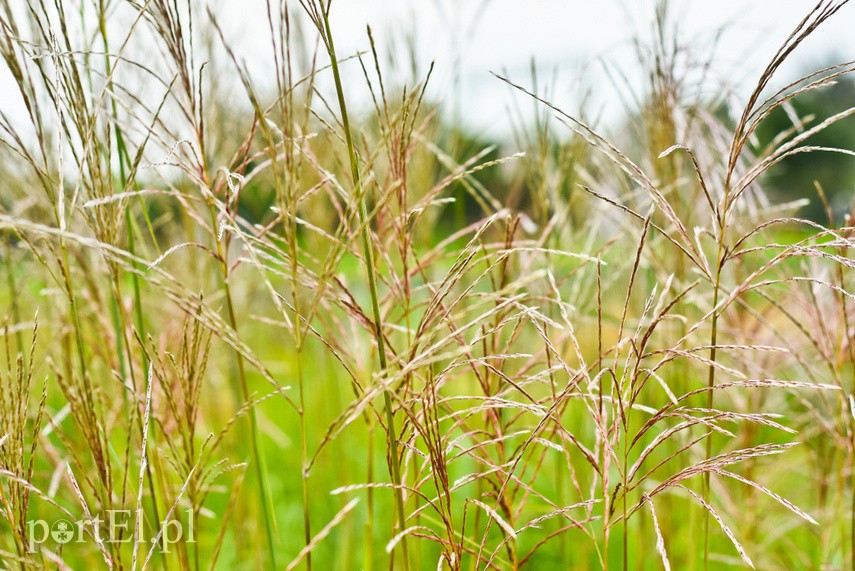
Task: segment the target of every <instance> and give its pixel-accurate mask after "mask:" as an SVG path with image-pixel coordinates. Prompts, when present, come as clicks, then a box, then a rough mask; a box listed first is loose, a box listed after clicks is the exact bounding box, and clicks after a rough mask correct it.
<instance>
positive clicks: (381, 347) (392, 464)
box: [323, 5, 409, 569]
mask: <svg viewBox="0 0 855 571" xmlns="http://www.w3.org/2000/svg"><path fill="white" fill-rule="evenodd" d="M323 25H324V33H325V36H326V44H327V50H328V51H329V56H330V60H331V62H330V63H331V65H332V72H333V79H334V81H335V89H336V95H337V96H338V104H339V108H340V111H341V121H342V125H343V127H344V136H345V142H346V144H347V152H348V154H349V156H350V172H351V176H352V178H353V185H354V187H355V191H356V199H357V202H358V203H359V205H358V209H359V210H358V214H359V224H360V226H361V227H362V250H363V256H364V257H365V267H366V270H367V273H368V288H369V291H370V294H371V310H372V315H373V319H374V337H375V339H376V342H377V352H378V356H379V359H380V374H381V375H385V373H386V366H387V363H386V345H385V343H384V341H383V329H382V316H381V314H380V299H379V295H378V293H377V276H376V273H375V271H376V270H375V267H374V248H373V245H372V243H371V230H370V226H369V224H368V207H367V205H366V200H365V189H364V188H363V187H362V177H361V175H360V172H359V159H358V158H357V156H356V150H355V148H354V144H353V135H352V134H351V132H350V121H349V119H348V116H347V104H346V103H345V98H344V88H343V87H342V83H341V74H340V72H339V67H338V59H337V58H336V53H335V45H334V43H333V37H332V30H331V28H330V19H329V5H327V7H326V9H323ZM383 405H384V408H385V411H386V424H387V434H388V447H389V472H390V475H391V477H392V484H393V485H394V490H395V492H394V496H395V503H396V511H397V515H398V524H399V526H400V530H401V531H403V530H404V529H406V517H405V515H404V493H403V490H402V489H401V469H400V465H399V460H398V439H397V436H396V434H395V418H394V414H393V412H392V397H391V395H390V394H389V388H388V387H386V390H384V391H383ZM400 543H401V552H402V554H403V560H404V569H409V556H408V553H407V540H406V538H405V537H404V538H402V539H401V542H400Z"/></svg>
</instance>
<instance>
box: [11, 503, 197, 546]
mask: <svg viewBox="0 0 855 571" xmlns="http://www.w3.org/2000/svg"><path fill="white" fill-rule="evenodd" d="M186 514H187V517H186V518H185V521H181V520H179V519H169V520H166V521H164V522H162V523H161V524H160V526H159V527H158V528H157V530H155V532H153V534H152V535H151V537H147V536H146V535H145V526H140V530H139V533H138V534H137V538H136V541H137V542H139V543H152V544H154V543H157V544H158V548H159V549H160V552H161V553H169V549H170V545H174V544H175V543H177V542H179V541H184V542H185V543H195V542H196V537H195V527H194V521H193V510H192V509H189V510H187V512H186ZM134 515H135V512H133V511H131V510H106V511H105V512H104V513H103V514H99V515H97V516H95V517H93V518H90V519H82V520H77V521H70V520H68V519H57V520H54V521H48V520H44V519H33V520H28V521H27V538H28V551H29V552H30V553H35V552H36V551H38V548H39V546H40V545H42V544H44V543H48V542H53V543H54V544H55V545H57V546H61V545H66V544H78V543H87V542H93V541H94V542H95V543H97V544H99V545H100V544H108V543H131V542H133V541H134V527H135V524H136V520H135V518H134Z"/></svg>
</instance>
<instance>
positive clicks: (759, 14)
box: [0, 0, 855, 135]
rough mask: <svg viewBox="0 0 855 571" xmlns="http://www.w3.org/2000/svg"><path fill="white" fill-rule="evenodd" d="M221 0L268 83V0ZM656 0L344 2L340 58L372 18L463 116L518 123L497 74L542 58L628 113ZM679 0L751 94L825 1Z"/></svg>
mask: <svg viewBox="0 0 855 571" xmlns="http://www.w3.org/2000/svg"><path fill="white" fill-rule="evenodd" d="M23 1H24V0H12V2H13V4H14V3H15V2H23ZM210 1H211V4H212V5H214V6H216V8H215V9H214V11H215V13H216V14H217V18H218V20H219V21H220V23H221V25H222V26H223V28H224V29H225V34H226V37H227V39H228V41H229V43H230V44H231V45H232V47H233V48H234V49H235V50H236V51H237V52H238V53H239V54H240V56H241V57H242V58H243V59H244V60H245V61H246V62H247V64H248V66H249V67H250V70H251V71H252V74H253V76H254V77H255V78H256V79H257V78H262V82H263V78H264V77H270V76H271V75H272V74H270V73H268V70H269V69H270V68H269V67H268V66H269V65H270V63H269V62H270V60H269V58H270V55H269V52H270V49H269V39H268V33H267V25H266V17H265V5H266V0H210ZM292 4H293V5H295V6H296V4H297V3H296V2H292ZM654 4H655V0H335V1H334V4H333V23H332V25H333V33H334V35H335V37H336V44H337V48H338V52H339V57H344V56H347V55H350V54H353V53H355V52H356V51H358V50H365V49H367V48H368V40H367V35H366V32H365V26H366V24H369V23H370V24H371V26H372V28H373V30H374V35H375V38H376V39H377V43H378V48H379V49H380V52H381V57H390V56H391V59H392V60H394V61H395V67H396V68H398V71H397V73H395V72H392V71H391V70H390V71H388V72H387V79H390V80H397V82H398V83H401V82H404V81H406V82H408V83H409V84H410V85H412V83H413V77H412V74H411V73H410V71H409V55H408V50H406V49H404V48H403V46H404V45H405V44H408V43H414V45H415V47H416V61H417V63H418V68H419V73H420V74H423V73H424V72H425V71H426V70H427V68H428V65H429V63H430V61H432V60H435V61H436V71H435V74H434V78H433V79H432V81H431V90H430V96H431V98H432V99H434V100H441V101H443V102H444V103H445V104H446V105H447V106H448V107H447V108H449V109H451V108H453V107H454V106H455V105H459V107H458V109H459V112H460V117H461V120H462V121H463V122H464V123H466V124H467V125H468V126H469V127H470V128H474V129H476V130H483V131H485V132H487V133H488V134H491V135H502V134H507V133H508V132H509V127H510V122H509V117H508V112H507V109H508V106H509V105H510V104H511V102H512V101H513V95H512V91H511V89H510V88H509V87H507V86H506V85H504V84H503V83H501V82H500V81H499V80H498V79H496V78H494V77H493V76H492V75H490V73H489V72H490V71H496V72H506V73H507V74H509V75H510V77H511V78H512V79H514V80H516V81H518V82H519V83H523V84H526V85H527V84H528V83H529V77H530V76H529V69H528V68H529V62H530V61H531V60H532V58H534V60H535V62H536V63H537V65H538V68H539V69H540V70H541V75H542V77H550V76H551V74H552V73H553V72H555V73H556V74H557V77H558V82H557V89H556V91H555V95H554V96H553V100H554V102H555V103H556V104H558V105H559V106H561V107H562V108H564V109H567V110H568V111H570V112H577V111H578V109H579V105H580V100H581V97H580V95H581V94H582V92H583V91H584V90H586V89H591V88H592V89H594V95H593V96H592V98H591V101H592V102H593V103H592V104H591V105H589V106H588V108H587V111H588V113H589V116H590V115H598V116H602V117H604V118H605V120H608V119H609V118H614V117H618V116H620V113H621V106H620V102H619V100H618V98H617V97H616V95H615V90H614V89H613V88H611V86H610V84H609V83H608V82H607V80H606V79H605V75H604V73H603V65H602V62H603V61H604V60H605V61H608V62H610V64H611V65H612V66H615V67H616V68H617V69H620V70H621V72H622V73H625V74H626V75H628V76H630V77H633V76H634V75H635V74H636V71H637V70H636V69H635V67H636V66H635V65H634V63H633V60H632V58H631V57H629V54H630V49H629V46H630V44H629V40H630V39H631V38H632V36H633V34H634V33H639V32H640V33H642V34H643V33H649V30H650V28H651V23H652V20H653V6H654ZM671 4H672V13H673V14H674V15H675V16H676V19H677V21H678V22H679V29H680V33H681V39H682V41H683V42H685V43H688V44H689V45H690V47H691V48H692V49H693V50H696V51H697V52H698V53H697V55H698V56H699V57H706V56H707V54H708V53H709V48H708V47H705V46H708V45H709V43H710V42H709V40H710V39H711V37H712V35H713V34H714V33H715V32H716V30H718V29H719V28H721V27H722V26H726V30H727V31H726V33H725V35H724V36H723V40H722V41H721V42H720V45H719V48H718V50H717V52H716V53H717V57H716V60H715V61H716V62H717V65H716V67H715V69H716V70H717V71H718V73H719V75H720V76H721V77H722V78H724V79H725V80H726V81H727V82H728V83H729V84H733V85H735V86H736V87H737V92H738V93H739V92H740V89H739V87H740V86H741V88H742V92H744V91H746V90H747V89H748V88H749V87H750V86H751V83H750V82H751V80H752V78H754V77H756V76H757V74H759V72H760V71H761V70H762V68H763V67H765V64H766V63H767V62H768V60H769V58H770V57H771V55H772V54H773V53H774V51H775V49H776V47H777V46H778V45H779V44H780V43H781V42H782V41H783V40H784V39H785V38H786V37H787V35H788V34H789V32H790V31H791V30H792V28H793V27H794V26H795V25H796V23H797V22H798V21H799V20H801V18H802V17H803V16H804V15H805V14H806V13H807V11H808V10H809V9H810V8H811V7H813V5H814V4H815V1H814V0H672V2H671ZM853 31H855V6H853V5H850V6H846V7H845V8H844V9H843V10H842V11H841V12H840V13H838V14H837V16H836V17H835V18H833V19H832V20H831V21H829V22H827V23H826V25H825V26H823V27H822V28H820V30H819V31H818V33H817V34H816V35H815V36H814V37H812V38H810V39H809V40H808V41H807V42H805V44H804V45H803V46H802V47H801V48H800V49H799V50H798V51H797V52H796V54H795V55H794V57H793V59H792V61H791V63H790V64H789V65H788V66H785V67H784V68H783V69H782V70H781V73H780V75H779V77H778V83H779V84H781V83H783V82H784V81H785V80H791V79H794V78H796V77H797V74H799V73H800V72H802V71H804V70H806V69H807V68H809V67H811V66H818V65H821V64H825V63H827V62H828V61H829V60H830V59H832V58H833V59H835V60H845V59H855V33H853ZM407 38H414V40H412V42H410V41H409V40H408V39H407ZM456 54H457V55H459V56H460V57H459V60H456V58H455V55H456ZM455 61H459V62H460V67H459V69H460V78H461V81H460V89H458V90H455V89H454V88H453V85H454V82H453V81H452V78H453V77H454V70H455V69H456V66H455ZM2 67H3V66H0V68H2ZM345 73H347V74H349V75H348V76H347V77H348V78H349V79H351V80H353V81H348V82H347V87H348V89H351V90H352V91H353V94H351V96H352V97H353V98H354V99H355V100H356V101H357V103H358V102H360V101H361V102H362V103H365V102H367V99H366V97H365V93H366V92H365V88H364V81H363V80H362V79H361V77H362V76H361V72H360V71H359V68H358V64H356V63H355V62H351V63H349V64H347V65H346V66H345ZM417 79H420V77H419V78H417ZM271 81H272V79H271ZM517 101H522V99H519V98H518V99H517ZM526 105H527V108H530V107H531V105H532V104H531V102H526ZM0 109H2V110H3V111H4V112H6V113H7V114H9V115H11V116H13V117H14V116H16V115H18V114H20V111H21V108H20V102H19V101H18V95H17V93H16V90H15V89H14V87H13V86H12V85H11V84H10V82H9V81H8V72H6V70H5V68H3V69H2V70H0Z"/></svg>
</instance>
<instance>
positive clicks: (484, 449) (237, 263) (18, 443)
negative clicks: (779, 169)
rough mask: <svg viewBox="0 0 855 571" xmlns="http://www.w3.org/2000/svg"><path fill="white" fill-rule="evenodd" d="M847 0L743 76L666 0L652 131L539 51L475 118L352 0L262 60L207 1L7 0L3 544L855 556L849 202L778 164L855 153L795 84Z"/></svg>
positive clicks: (404, 565) (288, 24)
mask: <svg viewBox="0 0 855 571" xmlns="http://www.w3.org/2000/svg"><path fill="white" fill-rule="evenodd" d="M846 3H847V2H845V1H837V0H823V1H821V2H819V3H817V4H816V6H815V7H813V9H811V10H809V11H808V12H807V14H806V16H805V18H804V19H803V20H802V21H800V22H797V23H795V27H794V30H793V32H792V34H791V35H790V36H789V37H787V38H782V39H783V43H782V44H781V47H780V48H779V49H778V51H777V52H776V53H775V54H773V55H772V59H771V60H770V63H769V64H768V66H767V67H766V68H765V69H763V70H761V71H760V72H759V74H758V80H757V81H756V84H755V85H754V86H753V88H751V89H750V90H748V93H749V95H748V97H747V98H746V99H744V100H742V101H740V102H738V103H737V101H738V100H739V98H738V97H737V96H736V95H734V94H733V93H730V92H728V91H727V90H726V89H724V88H722V86H720V85H717V84H716V83H715V81H716V80H715V76H714V75H713V74H711V73H707V72H706V69H707V67H706V66H707V65H709V64H703V63H698V62H699V61H702V60H699V58H698V55H697V54H696V53H695V52H694V51H693V49H694V47H695V46H693V45H692V44H691V43H690V44H686V43H685V40H684V39H683V38H682V36H681V35H680V28H679V26H678V25H676V24H675V23H674V21H673V20H672V18H671V16H670V13H669V10H668V3H667V2H664V1H663V2H659V3H657V4H656V9H655V11H654V20H653V21H654V33H653V35H652V39H651V40H650V41H647V42H642V41H640V40H639V41H637V42H636V43H635V44H634V45H635V53H636V55H637V60H638V65H639V67H640V68H641V69H644V70H645V72H646V73H645V77H646V78H647V82H646V83H645V84H644V85H643V86H641V88H640V91H639V92H634V91H633V90H635V89H639V88H638V86H634V85H632V84H631V83H629V82H627V83H626V84H625V85H624V84H621V85H622V87H621V89H622V91H623V100H624V101H625V102H626V103H627V105H628V107H629V113H628V118H627V121H626V124H625V126H624V128H623V129H622V130H614V131H613V132H612V133H610V134H606V133H605V130H604V129H602V128H601V127H599V126H598V125H596V124H595V123H594V122H591V121H588V120H586V119H585V118H584V114H583V113H580V114H574V113H571V112H568V111H567V110H565V109H564V106H563V105H562V104H561V103H560V102H559V98H558V97H557V95H556V90H555V89H553V87H552V86H551V85H549V84H547V83H544V81H543V79H542V76H541V75H540V74H539V73H538V71H537V69H536V68H535V67H534V66H533V68H532V73H531V76H530V78H529V79H524V78H516V77H505V76H504V75H499V76H497V78H496V79H495V81H502V82H505V83H506V84H507V85H508V87H509V89H510V90H511V91H512V92H513V93H514V94H515V95H516V96H517V97H520V96H522V97H523V98H525V101H526V104H532V105H535V108H536V113H535V119H534V120H532V121H527V120H520V121H517V122H515V129H516V130H515V137H514V139H515V141H516V145H515V146H511V145H508V146H507V148H500V149H497V148H493V147H488V148H484V149H480V148H479V149H477V150H476V151H474V152H472V153H470V154H464V153H461V152H460V149H461V148H463V147H464V145H462V144H458V143H460V141H455V140H454V138H455V136H456V135H450V133H457V132H459V131H458V130H457V126H456V125H449V124H448V120H447V119H446V114H445V108H444V107H443V106H442V104H438V103H435V102H433V101H431V100H430V98H429V96H428V94H429V93H430V91H429V90H428V85H429V84H430V81H431V75H432V71H433V67H432V66H431V67H429V68H425V69H419V68H418V67H417V66H414V67H413V69H412V70H411V73H412V75H411V77H409V78H408V80H407V81H406V82H402V83H400V84H399V83H396V82H394V81H390V79H389V78H390V77H391V76H392V75H391V74H390V73H389V72H388V69H389V68H388V66H387V65H386V64H385V63H384V62H385V61H386V60H387V59H389V58H393V59H394V58H396V57H400V54H399V53H388V52H387V51H384V48H383V46H381V45H378V44H376V43H375V41H374V38H373V35H372V33H371V30H370V28H369V29H368V30H367V31H366V35H365V44H364V45H365V50H364V51H362V52H359V53H356V54H341V53H337V52H336V47H335V46H336V42H335V40H336V38H337V34H338V30H337V28H336V26H335V23H336V22H337V20H336V19H335V17H334V15H335V10H336V6H335V5H334V4H333V3H332V2H330V1H329V0H300V1H299V2H292V3H289V2H287V1H285V0H281V1H277V0H269V1H268V3H267V5H266V15H267V20H266V22H263V25H259V26H257V30H264V33H265V34H267V35H269V59H270V61H271V62H272V65H271V66H270V67H269V68H268V71H269V73H268V75H267V76H265V77H259V76H258V75H257V74H256V73H254V72H253V71H252V70H253V69H256V68H255V67H254V66H251V65H248V64H247V62H246V61H244V59H243V58H242V56H241V55H240V52H239V51H238V50H237V49H236V48H235V47H234V45H233V39H232V38H231V36H230V33H231V32H230V31H229V30H230V29H229V27H228V26H225V25H224V22H222V17H221V16H219V15H218V14H217V12H216V11H215V10H213V9H207V10H203V9H201V8H200V7H199V6H198V5H196V4H195V3H192V2H184V1H175V2H172V1H170V2H166V1H163V0H148V1H146V2H137V1H134V0H129V1H121V2H120V1H115V0H114V1H112V2H110V1H99V2H92V3H80V4H75V5H73V6H72V5H71V4H69V3H63V2H56V3H52V4H48V3H43V2H38V1H30V0H27V1H26V2H23V3H9V2H0V54H2V57H3V61H4V62H5V66H6V68H7V71H8V73H9V74H10V77H11V78H12V79H13V80H14V87H15V88H16V89H17V92H18V96H19V98H20V100H21V102H22V104H23V109H24V110H25V113H24V114H23V115H22V116H14V117H12V116H9V114H8V113H6V112H5V111H4V110H0V141H2V143H3V144H2V155H0V157H2V158H0V170H2V173H3V175H4V180H5V181H6V185H5V189H6V190H5V192H4V193H3V195H2V201H0V231H2V233H3V235H4V242H3V246H2V252H3V257H4V264H3V271H4V272H5V274H6V275H5V276H4V283H5V285H4V286H3V290H2V291H3V295H2V297H0V301H1V302H2V304H3V306H4V308H6V313H5V315H6V318H5V321H4V325H3V329H2V332H3V334H2V344H3V347H4V350H3V351H2V352H0V362H2V366H0V463H1V464H2V465H0V506H2V516H3V517H2V523H0V527H2V534H0V558H2V559H3V561H4V563H5V565H6V566H7V567H9V568H19V569H29V568H46V567H57V568H62V569H77V568H81V567H84V566H86V565H90V566H95V567H99V568H100V567H102V566H106V567H108V568H129V569H137V568H145V567H156V568H161V567H162V568H172V569H201V568H211V569H213V568H253V569H267V568H280V567H283V566H284V567H285V568H286V569H296V568H306V569H311V568H313V567H314V568H317V569H328V568H336V569H338V568H342V569H350V568H364V569H381V568H394V569H422V568H425V569H428V568H429V569H433V568H440V569H452V570H462V569H525V568H529V569H541V568H552V567H555V568H568V567H569V568H603V569H648V568H649V569H656V568H663V567H664V568H666V569H671V568H676V569H701V568H703V569H719V568H724V567H739V566H753V567H756V568H761V569H775V568H781V569H797V568H835V569H836V568H851V569H855V491H853V490H855V469H853V465H855V404H853V396H852V394H853V391H855V384H853V383H855V376H853V375H855V348H853V335H854V334H853V330H852V323H853V316H852V311H853V303H852V300H853V297H855V296H853V294H852V293H851V290H852V275H851V270H852V268H853V266H855V264H853V261H852V259H851V256H850V252H851V250H850V248H851V247H852V245H853V244H852V237H853V229H852V227H851V216H852V214H853V213H855V210H853V211H852V212H851V213H850V214H849V215H846V216H842V215H841V214H840V213H838V212H835V211H834V210H833V209H832V207H831V206H830V205H828V203H827V201H826V199H825V194H824V192H823V189H822V187H821V186H819V185H817V187H816V188H815V189H803V190H804V194H805V196H808V195H809V193H810V195H811V196H815V199H816V200H819V201H820V202H821V203H823V204H824V205H825V208H826V211H827V218H828V220H827V222H825V223H824V224H820V223H819V222H816V221H813V220H808V219H802V218H799V217H798V214H797V213H798V209H799V207H800V206H801V203H794V204H777V203H775V201H774V199H773V197H770V196H768V195H767V194H766V193H765V192H764V189H763V181H764V176H765V175H766V173H768V172H770V171H774V169H775V168H776V165H778V164H779V163H780V162H781V161H782V160H784V159H785V158H786V157H788V156H791V155H793V154H796V153H808V152H838V153H843V154H855V152H853V151H852V150H850V149H829V148H824V147H819V146H817V145H815V144H812V142H811V137H812V136H814V135H816V134H817V133H819V132H820V131H822V130H823V129H825V128H827V127H829V126H830V125H832V124H834V123H837V122H839V121H846V120H849V117H850V115H852V114H853V113H855V107H852V108H850V109H848V110H846V111H844V112H841V113H838V114H835V115H832V116H830V117H798V116H796V114H795V112H794V110H793V107H792V102H793V100H794V99H796V98H798V97H799V96H800V95H803V94H806V93H809V92H813V91H817V90H821V89H823V88H824V87H827V86H830V85H832V84H833V83H834V82H835V81H836V80H838V79H840V78H841V77H843V76H844V75H846V74H849V73H851V72H852V71H853V70H855V63H852V62H845V63H842V64H839V65H835V66H831V67H827V68H825V69H822V70H818V71H816V72H814V73H811V74H809V75H807V76H805V77H801V78H785V77H783V76H782V75H781V72H780V69H781V68H782V66H783V63H784V62H785V61H786V60H787V59H788V58H789V57H790V55H791V54H792V52H793V51H795V50H796V49H797V48H798V47H799V45H800V44H801V43H802V42H803V41H804V40H805V39H806V38H807V37H809V36H810V35H812V34H815V33H822V32H821V26H822V24H823V23H824V22H825V21H826V20H828V19H829V18H832V17H840V15H839V14H838V12H839V11H840V10H841V9H842V8H843V6H844V5H845V4H846ZM253 33H256V32H253ZM699 71H701V72H702V73H698V72H699ZM613 77H615V78H618V79H617V80H618V81H622V79H621V78H620V73H619V72H615V73H614V74H613ZM776 86H783V87H780V88H779V87H776ZM711 88H713V89H711ZM357 92H361V93H363V94H367V96H368V101H369V102H370V104H369V105H368V107H369V108H368V109H364V108H362V107H364V106H360V105H357V104H355V103H354V102H355V101H362V100H364V98H362V97H360V96H358V95H357ZM711 93H712V95H710V94H711ZM781 113H787V114H789V116H790V117H791V119H792V123H793V126H792V128H791V129H789V130H787V131H785V132H782V133H780V134H779V135H778V136H777V137H776V138H775V139H774V141H773V142H772V143H771V144H770V145H768V146H762V145H761V144H760V143H758V138H757V136H756V135H757V130H758V128H759V127H760V125H761V124H763V122H764V121H765V120H766V119H768V118H769V117H771V116H773V115H777V114H781ZM853 209H855V205H854V206H853ZM384 463H385V466H386V469H378V466H383V465H384ZM111 514H112V515H111ZM115 514H118V516H116V515H115ZM116 517H118V518H119V519H118V521H117V520H116V519H115V518H116ZM111 518H113V519H111ZM59 520H67V521H68V522H70V523H71V524H72V529H73V530H74V533H75V540H74V541H72V542H70V543H62V542H60V541H57V540H56V539H55V538H53V537H50V534H49V533H48V531H49V530H50V525H53V524H54V523H56V522H58V521H59ZM37 521H44V522H46V526H45V527H39V525H36V524H35V523H34V522H37ZM77 522H81V523H79V524H78V523H77ZM111 522H112V523H111ZM117 523H118V524H117Z"/></svg>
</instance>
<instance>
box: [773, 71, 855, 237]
mask: <svg viewBox="0 0 855 571" xmlns="http://www.w3.org/2000/svg"><path fill="white" fill-rule="evenodd" d="M853 106H855V80H853V79H852V78H850V77H843V78H841V79H840V80H838V83H837V84H835V85H832V86H831V87H827V88H825V89H821V90H818V91H812V92H810V93H806V94H804V95H802V96H800V97H797V98H796V99H795V100H794V101H793V109H794V110H795V112H796V113H797V115H798V117H799V118H800V119H801V120H802V121H803V122H805V124H806V127H804V129H809V128H810V127H812V126H813V125H816V124H817V123H818V122H821V121H824V120H825V119H827V118H828V117H830V116H832V115H834V114H836V113H840V112H842V111H845V110H846V109H849V108H850V107H853ZM792 128H793V120H792V118H791V117H789V116H788V115H787V113H786V112H784V111H783V110H781V109H778V110H776V112H775V113H773V114H772V115H771V116H770V117H769V118H768V119H767V120H766V121H765V122H764V123H763V125H762V126H761V128H760V129H759V131H758V137H759V140H760V148H764V147H765V146H767V145H769V144H770V143H771V142H772V140H773V139H774V138H775V136H777V135H778V134H779V133H782V132H784V131H786V130H788V129H792ZM805 143H806V144H809V145H816V146H822V147H834V148H840V149H847V150H855V119H853V118H852V117H847V118H846V119H843V120H842V121H839V122H837V123H835V124H834V125H831V126H830V127H828V128H827V129H825V130H823V131H822V132H820V133H819V134H817V135H814V136H813V137H811V138H809V139H807V141H805ZM814 181H817V182H819V184H820V185H822V188H823V190H824V191H825V194H826V195H827V197H828V200H829V202H830V203H831V206H832V209H833V210H834V212H835V214H836V215H839V214H840V213H842V212H843V211H848V210H849V207H850V206H851V204H852V201H853V199H855V157H852V156H850V155H846V154H842V153H833V152H811V153H798V154H795V155H791V156H789V157H787V158H786V159H784V160H783V161H782V162H781V163H780V164H778V165H777V166H776V167H775V168H773V169H772V170H771V171H770V173H769V175H768V176H767V177H766V180H765V187H766V189H767V190H768V191H769V192H770V193H771V195H772V198H774V199H776V200H779V201H781V202H783V201H790V200H797V199H800V198H808V199H810V204H809V205H807V206H805V207H804V208H803V209H802V210H801V212H800V213H799V215H800V216H805V217H807V218H811V219H813V220H816V221H819V222H827V219H826V218H827V217H826V215H825V208H824V207H823V205H822V202H821V201H820V200H819V197H818V195H817V191H816V186H815V185H814Z"/></svg>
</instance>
